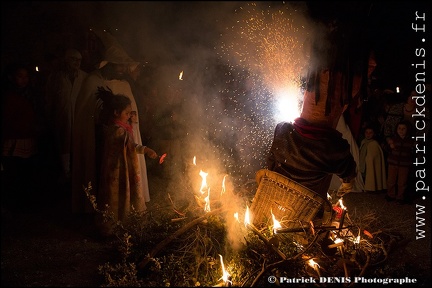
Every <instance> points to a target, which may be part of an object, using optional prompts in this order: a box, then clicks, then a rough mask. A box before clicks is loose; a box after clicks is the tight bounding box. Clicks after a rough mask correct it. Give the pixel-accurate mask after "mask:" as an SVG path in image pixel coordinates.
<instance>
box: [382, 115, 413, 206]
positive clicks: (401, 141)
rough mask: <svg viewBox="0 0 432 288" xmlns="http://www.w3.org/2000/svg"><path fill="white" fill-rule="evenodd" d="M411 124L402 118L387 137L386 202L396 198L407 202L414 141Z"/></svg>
mask: <svg viewBox="0 0 432 288" xmlns="http://www.w3.org/2000/svg"><path fill="white" fill-rule="evenodd" d="M410 128H411V125H410V123H409V122H407V121H406V120H402V121H401V122H399V123H398V124H397V125H396V133H395V135H394V136H393V137H389V138H388V139H387V146H386V148H387V149H388V151H389V152H388V157H387V164H388V176H387V195H386V196H385V198H386V200H387V201H388V202H390V201H394V200H396V202H397V203H398V204H407V203H409V202H408V199H407V197H406V196H407V186H408V177H409V173H410V169H411V168H412V166H413V157H414V145H415V141H414V140H413V139H411V135H412V134H411V130H410Z"/></svg>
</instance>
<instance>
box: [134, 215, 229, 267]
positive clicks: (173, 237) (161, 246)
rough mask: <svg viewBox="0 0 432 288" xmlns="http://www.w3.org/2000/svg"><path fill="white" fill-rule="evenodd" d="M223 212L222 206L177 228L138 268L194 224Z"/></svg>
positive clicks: (145, 264)
mask: <svg viewBox="0 0 432 288" xmlns="http://www.w3.org/2000/svg"><path fill="white" fill-rule="evenodd" d="M220 212H222V208H219V209H216V210H213V211H210V212H207V213H206V214H205V215H203V216H201V217H199V218H197V219H195V220H193V221H191V222H189V223H187V224H186V225H185V226H183V227H181V228H180V229H179V230H177V231H176V232H175V233H174V234H171V235H170V236H169V237H167V238H165V239H164V240H163V241H162V242H160V243H159V244H158V245H156V247H154V248H153V249H152V250H151V251H150V252H149V254H148V255H147V257H146V258H144V259H143V260H142V261H141V262H140V263H139V264H138V268H139V269H144V268H145V267H146V266H147V264H148V263H149V262H150V261H151V259H152V258H153V257H155V256H156V255H157V253H159V251H161V250H162V249H163V248H164V247H165V246H167V245H168V244H169V243H171V241H173V240H174V239H175V238H177V237H178V236H180V235H181V234H183V233H185V232H186V231H188V230H189V229H190V228H192V227H193V226H195V225H197V224H198V223H200V222H202V221H204V220H205V219H207V218H208V217H209V216H211V215H214V214H217V213H220Z"/></svg>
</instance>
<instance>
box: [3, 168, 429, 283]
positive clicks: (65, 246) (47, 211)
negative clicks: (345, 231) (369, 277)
mask: <svg viewBox="0 0 432 288" xmlns="http://www.w3.org/2000/svg"><path fill="white" fill-rule="evenodd" d="M54 176H55V173H53V174H49V173H48V174H47V173H44V175H43V176H42V175H41V177H39V181H40V183H39V184H41V185H42V186H44V187H46V189H47V190H48V192H47V191H45V192H40V193H42V194H44V193H45V198H42V201H41V199H40V198H39V200H32V201H33V202H31V203H25V202H24V203H21V205H11V204H10V203H9V202H8V201H2V228H1V230H2V238H1V272H2V273H1V274H2V275H1V277H2V280H1V286H2V287H50V286H51V287H97V286H101V285H102V283H104V282H103V279H102V278H101V277H102V276H101V275H99V273H98V267H99V266H100V265H103V264H104V263H107V262H109V261H110V260H112V255H114V254H115V253H116V252H115V251H113V249H114V248H113V246H112V245H111V244H110V243H109V242H108V241H103V240H101V239H99V238H98V237H97V235H96V233H95V231H94V229H93V226H92V221H91V220H90V218H89V217H88V216H77V215H72V214H71V213H69V210H68V209H67V206H68V202H67V200H66V199H67V197H61V196H58V195H57V196H55V193H65V195H66V194H67V192H65V191H64V190H65V189H67V185H64V184H58V183H56V181H54V179H55V177H54ZM152 177H153V176H152ZM157 177H158V176H157V175H154V178H152V179H153V180H151V181H150V187H151V189H152V204H151V205H158V201H159V202H160V201H166V197H158V195H163V193H164V191H160V189H162V188H161V187H160V186H159V184H158V183H161V181H158V180H157ZM53 183H54V184H53ZM158 189H159V191H158ZM2 193H3V192H2ZM48 196H49V197H50V198H49V199H46V197H48ZM36 198H37V197H36ZM6 200H9V199H6ZM41 202H43V203H41ZM414 202H415V203H417V204H419V205H426V204H427V205H426V208H425V209H426V211H427V213H426V214H418V213H419V212H420V209H419V208H418V206H417V205H416V204H415V203H414V204H411V205H403V206H401V205H397V204H395V203H388V202H386V201H385V200H384V194H368V193H349V194H347V195H345V197H344V203H345V206H347V207H348V209H349V213H350V215H352V216H353V217H354V216H355V215H361V214H367V213H374V214H376V215H378V217H380V218H382V219H380V220H382V222H383V223H387V224H386V225H387V227H396V228H395V231H396V232H397V233H398V234H399V235H400V238H399V239H398V241H397V243H395V246H394V248H393V249H392V251H390V255H389V258H388V259H387V261H386V263H385V264H384V265H382V268H381V269H382V270H383V275H387V276H388V275H390V277H394V278H405V277H409V278H416V279H417V281H418V284H417V285H416V286H425V287H426V286H428V287H429V286H430V271H431V257H430V256H431V255H430V254H431V241H430V239H431V238H430V237H431V233H430V204H429V201H424V200H422V199H421V198H416V199H415V200H414ZM416 215H417V216H422V217H426V220H425V223H426V234H425V237H424V238H421V239H416V235H418V232H416V224H418V220H416ZM416 221H417V222H416ZM417 228H424V226H419V227H417ZM384 270H385V271H384Z"/></svg>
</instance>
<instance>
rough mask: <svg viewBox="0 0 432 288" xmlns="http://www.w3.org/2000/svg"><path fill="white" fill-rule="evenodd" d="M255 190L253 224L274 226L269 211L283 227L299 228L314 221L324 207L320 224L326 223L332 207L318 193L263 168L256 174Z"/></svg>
mask: <svg viewBox="0 0 432 288" xmlns="http://www.w3.org/2000/svg"><path fill="white" fill-rule="evenodd" d="M256 181H257V183H258V189H257V192H256V194H255V197H254V199H253V202H252V205H251V208H250V210H251V222H252V223H253V224H254V225H255V226H256V227H260V228H261V227H264V226H265V227H270V226H273V219H272V215H271V214H272V213H273V215H274V216H275V218H276V220H277V221H279V222H280V224H281V226H282V228H294V227H301V226H302V224H304V223H309V222H310V221H311V220H315V216H317V213H318V211H319V210H320V209H321V208H324V213H323V216H322V219H321V222H320V225H326V224H329V223H330V221H331V213H332V208H331V204H330V202H329V201H328V200H327V199H324V198H323V197H322V196H321V195H319V194H318V193H315V192H313V191H312V190H310V189H308V188H306V187H304V186H302V185H300V184H299V183H297V182H295V181H293V180H290V179H288V178H287V177H285V176H283V175H281V174H278V173H276V172H273V171H270V170H267V169H262V170H259V171H258V172H257V174H256Z"/></svg>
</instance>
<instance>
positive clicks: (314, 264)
mask: <svg viewBox="0 0 432 288" xmlns="http://www.w3.org/2000/svg"><path fill="white" fill-rule="evenodd" d="M308 264H309V266H311V267H312V268H317V267H319V264H318V263H317V262H315V261H314V260H313V259H309V261H308Z"/></svg>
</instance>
